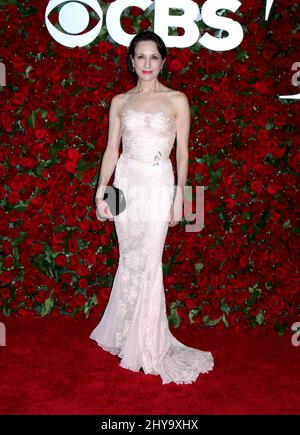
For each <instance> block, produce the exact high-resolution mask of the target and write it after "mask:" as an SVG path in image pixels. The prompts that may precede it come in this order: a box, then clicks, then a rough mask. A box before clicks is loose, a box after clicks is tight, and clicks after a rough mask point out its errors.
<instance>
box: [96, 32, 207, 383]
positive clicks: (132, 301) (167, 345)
mask: <svg viewBox="0 0 300 435" xmlns="http://www.w3.org/2000/svg"><path fill="white" fill-rule="evenodd" d="M166 55H167V49H166V46H165V44H164V42H163V41H162V39H161V38H160V37H159V36H158V35H157V34H155V33H154V32H150V31H144V32H141V33H139V34H138V35H136V36H135V37H134V38H133V39H132V41H131V44H130V46H129V49H128V57H127V63H128V69H129V71H130V72H131V73H133V74H135V75H136V76H137V78H138V80H137V85H136V87H135V88H133V89H131V90H130V91H129V92H126V93H124V94H119V95H117V96H115V97H113V99H112V101H111V106H110V112H109V137H108V143H107V148H106V151H105V153H104V156H103V160H102V166H101V171H100V175H99V184H98V189H97V193H96V213H97V217H98V219H99V220H106V219H107V218H113V219H114V224H115V228H116V233H117V238H118V244H119V254H120V257H119V264H118V269H117V271H116V275H115V277H114V282H113V286H112V290H111V294H110V298H109V301H108V304H107V307H106V309H105V312H104V314H103V316H102V318H101V321H100V323H99V324H98V326H97V327H96V328H95V329H94V330H93V332H92V333H91V335H90V338H92V339H93V340H95V341H96V342H97V343H98V345H99V346H101V347H102V348H103V349H104V350H106V351H109V352H111V353H112V354H114V355H118V356H119V357H120V358H121V361H120V366H121V367H124V368H127V369H129V370H132V371H139V370H140V369H142V370H143V372H144V373H145V374H154V375H160V376H161V379H162V383H163V384H167V383H169V382H175V383H176V384H182V383H192V382H194V381H195V380H196V379H197V377H198V375H199V374H200V373H207V372H208V371H210V370H212V369H213V366H214V360H213V356H212V354H211V353H210V352H208V351H202V350H199V349H195V348H191V347H187V346H185V345H184V344H182V343H181V342H179V341H178V340H177V339H176V338H175V337H174V336H173V335H172V334H171V332H170V330H169V326H168V318H167V313H166V305H165V294H164V286H163V273H162V255H163V247H164V243H165V238H166V234H167V231H168V226H174V225H176V224H177V223H178V222H179V221H180V220H181V217H182V209H183V193H184V186H185V183H186V178H187V165H188V137H189V128H190V110H189V104H188V100H187V97H186V95H185V94H184V93H182V92H179V91H174V90H172V89H170V88H167V87H166V86H164V85H162V84H161V83H160V82H159V80H158V76H159V73H160V71H161V69H162V67H163V64H164V62H165V58H166ZM175 137H176V143H177V146H176V162H177V186H176V188H175V184H174V173H173V168H172V163H171V160H170V159H169V155H170V152H171V150H172V147H173V144H174V141H175ZM121 138H122V153H121V155H120V156H119V145H120V140H121ZM114 169H115V176H114V181H113V185H114V186H116V187H119V188H120V189H122V190H123V192H124V194H125V198H126V202H127V204H126V208H125V210H124V211H122V212H121V213H120V214H119V215H118V216H115V217H113V216H112V214H111V212H110V210H109V206H108V205H107V203H106V202H105V201H103V194H104V190H105V187H106V186H107V183H108V182H109V180H110V177H111V175H112V173H113V171H114Z"/></svg>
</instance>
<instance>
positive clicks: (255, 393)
mask: <svg viewBox="0 0 300 435" xmlns="http://www.w3.org/2000/svg"><path fill="white" fill-rule="evenodd" d="M97 323H98V319H95V318H94V319H89V320H76V319H70V318H66V317H63V318H34V319H7V320H5V324H6V337H7V339H6V340H7V341H6V347H0V354H1V360H0V373H1V375H0V376H1V379H0V413H1V414H125V415H126V414H169V415H175V414H177V415H180V414H181V415H183V414H193V415H199V414H299V413H300V377H299V373H298V370H299V361H300V359H299V357H300V347H294V346H293V345H292V344H291V336H289V334H288V333H287V334H286V336H285V337H280V336H278V335H277V334H276V333H275V332H272V331H262V330H248V329H247V330H242V331H237V330H236V331H234V330H232V329H225V330H220V329H219V330H217V329H214V328H211V329H210V328H203V329H200V330H194V329H192V330H183V331H178V330H174V329H171V331H172V333H173V334H174V335H175V336H176V337H177V338H178V339H180V340H181V341H182V342H184V343H185V344H187V345H189V346H193V347H197V348H201V349H203V350H210V351H211V352H212V353H213V356H214V359H215V367H214V370H213V371H212V372H209V373H207V374H202V375H200V376H199V377H198V380H197V382H196V383H194V384H188V385H176V384H174V383H171V384H167V385H162V384H161V380H160V377H159V376H155V375H145V374H144V373H143V372H139V373H134V372H130V371H128V370H126V369H123V368H122V367H120V366H119V358H118V357H117V356H114V355H111V354H109V353H107V352H105V351H103V350H102V349H101V348H100V347H98V346H97V344H96V342H94V341H93V340H91V339H90V338H89V333H90V332H91V331H92V329H93V328H94V327H95V325H96V324H97Z"/></svg>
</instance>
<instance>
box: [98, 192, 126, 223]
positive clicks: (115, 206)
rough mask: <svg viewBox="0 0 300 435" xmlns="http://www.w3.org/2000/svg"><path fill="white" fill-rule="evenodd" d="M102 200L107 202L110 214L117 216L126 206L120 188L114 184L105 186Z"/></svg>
mask: <svg viewBox="0 0 300 435" xmlns="http://www.w3.org/2000/svg"><path fill="white" fill-rule="evenodd" d="M103 200H104V201H105V202H107V204H108V206H109V209H110V211H111V214H112V215H113V216H117V215H118V214H120V213H122V211H124V210H125V208H126V199H125V195H124V192H123V190H122V189H119V188H118V187H116V186H113V185H112V186H106V189H105V191H104V196H103Z"/></svg>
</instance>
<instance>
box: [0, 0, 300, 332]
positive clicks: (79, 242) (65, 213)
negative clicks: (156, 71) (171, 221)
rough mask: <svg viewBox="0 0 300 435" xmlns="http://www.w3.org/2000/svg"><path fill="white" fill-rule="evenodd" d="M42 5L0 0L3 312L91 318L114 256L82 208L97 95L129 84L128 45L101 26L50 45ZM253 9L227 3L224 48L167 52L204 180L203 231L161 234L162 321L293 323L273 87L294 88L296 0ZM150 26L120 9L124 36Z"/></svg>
mask: <svg viewBox="0 0 300 435" xmlns="http://www.w3.org/2000/svg"><path fill="white" fill-rule="evenodd" d="M47 3H48V1H46V0H41V1H39V2H34V1H22V2H18V1H13V0H10V1H6V2H5V1H2V2H1V4H2V7H1V9H0V22H1V26H0V29H1V30H0V34H1V41H0V60H1V61H2V62H3V63H4V64H5V66H6V70H7V85H6V86H3V87H1V88H0V98H1V109H0V110H1V125H0V133H1V149H0V176H1V185H0V201H1V208H0V214H1V215H0V217H1V219H0V225H1V247H0V249H1V252H0V308H1V316H2V318H5V316H18V317H20V316H21V317H24V316H45V315H51V316H59V315H69V316H76V317H78V316H84V317H86V318H87V317H88V316H91V315H92V316H98V315H99V314H100V313H101V312H103V310H104V309H105V306H106V304H107V301H108V298H109V294H110V289H111V286H112V282H113V277H114V275H115V272H116V269H117V264H118V244H117V239H116V235H115V231H114V224H113V222H112V221H106V222H105V223H103V222H100V221H98V220H97V219H96V215H95V209H94V195H95V189H96V184H97V180H98V171H99V164H100V162H101V156H102V154H103V152H104V150H105V147H106V140H107V123H108V109H109V104H110V101H111V98H112V97H113V96H114V95H115V94H117V93H120V92H124V91H126V90H128V89H130V88H131V87H133V86H134V85H135V82H134V80H133V79H132V78H131V76H130V75H129V73H128V72H127V71H126V50H127V48H126V47H124V46H119V45H118V44H116V43H115V42H114V41H112V40H111V39H110V37H109V35H108V33H107V30H106V28H105V26H103V28H102V31H101V33H100V35H99V37H98V38H97V39H96V40H95V41H94V42H93V43H91V44H90V45H89V46H86V47H84V48H78V47H77V48H73V49H71V48H67V47H64V46H62V45H60V44H59V43H57V42H55V41H54V40H53V39H52V37H51V36H50V35H49V33H48V31H47V29H46V27H45V24H44V13H45V8H46V6H47ZM109 3H110V2H109V1H106V2H105V1H102V2H101V6H102V9H103V10H104V12H105V10H106V8H107V6H108V5H109ZM197 3H199V6H200V7H201V5H202V4H203V3H204V1H198V2H197ZM264 6H265V2H264V1H260V0H251V1H250V0H248V1H243V2H242V5H241V7H240V8H239V10H238V11H237V13H235V14H233V13H231V12H227V14H226V15H227V16H228V17H230V18H233V19H235V20H237V21H239V22H240V23H241V25H242V26H243V29H244V33H245V34H244V39H243V41H242V43H241V45H240V46H239V47H238V48H236V49H234V50H231V51H227V52H212V51H210V50H207V49H206V48H204V47H202V46H201V45H196V44H195V45H194V46H192V47H190V48H185V49H177V48H171V49H169V54H168V59H167V63H166V71H165V72H164V73H163V77H162V79H161V80H162V82H163V83H164V84H165V85H167V86H169V87H171V88H174V89H179V90H182V91H183V92H185V93H186V95H187V96H188V98H189V101H190V105H191V112H192V124H191V134H190V143H189V151H190V165H189V174H188V182H187V184H188V185H190V186H193V191H194V192H195V187H196V186H198V185H201V186H204V187H205V197H204V203H205V226H204V228H203V230H202V231H199V232H190V233H189V232H186V231H185V223H186V222H185V220H183V221H182V224H181V225H177V226H175V227H172V228H169V232H168V235H167V240H166V245H165V250H164V255H163V271H164V284H165V290H166V301H167V310H168V315H169V320H170V322H171V323H173V324H174V325H175V327H178V326H180V327H186V326H190V325H191V326H192V327H200V326H203V325H210V326H215V327H221V328H222V327H235V328H240V327H257V326H260V327H266V328H271V329H273V328H275V329H276V330H277V331H278V332H279V333H283V332H284V331H285V330H286V329H287V328H290V325H291V324H292V322H293V321H295V320H297V319H298V320H299V311H300V310H299V306H300V297H299V280H298V273H297V272H298V270H297V265H298V264H299V254H298V253H297V242H298V236H299V226H297V214H298V211H299V206H298V204H299V202H297V195H298V193H299V189H298V184H297V183H298V167H299V166H298V165H299V144H300V139H299V125H300V111H299V108H300V102H299V101H293V100H288V99H285V100H281V99H280V98H279V95H287V94H296V93H298V91H299V90H298V88H295V86H293V85H292V83H291V77H292V74H293V72H292V70H291V67H292V65H293V63H295V62H297V61H298V62H299V61H300V58H299V50H298V46H299V42H300V31H299V22H300V5H299V3H297V2H294V1H292V0H285V1H283V0H281V1H276V2H275V3H274V4H273V8H272V11H271V15H270V18H269V21H268V22H266V21H265V20H264ZM54 19H55V16H54ZM152 23H153V13H152V12H150V13H147V12H145V13H142V10H140V9H139V8H136V7H133V8H128V9H126V10H125V12H124V13H123V16H122V24H123V27H124V29H125V30H126V31H128V32H129V33H135V32H137V31H139V30H140V29H150V30H153V28H152ZM198 24H199V28H200V30H201V32H202V33H203V31H205V30H207V31H209V32H210V33H211V34H212V35H214V34H216V33H214V32H216V31H215V30H214V29H210V28H208V27H206V26H205V24H204V23H203V22H199V23H198ZM171 31H172V32H173V34H176V33H177V32H178V33H179V34H180V32H181V31H182V29H180V28H179V29H171ZM174 155H175V152H174V150H173V151H172V154H171V159H172V162H173V165H174V169H175V156H174Z"/></svg>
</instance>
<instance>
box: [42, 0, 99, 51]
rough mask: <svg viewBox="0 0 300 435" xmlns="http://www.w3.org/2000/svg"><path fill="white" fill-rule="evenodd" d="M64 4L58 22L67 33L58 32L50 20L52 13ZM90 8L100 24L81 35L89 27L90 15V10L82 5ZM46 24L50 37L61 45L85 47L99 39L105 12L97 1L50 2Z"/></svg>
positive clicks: (52, 0) (53, 0)
mask: <svg viewBox="0 0 300 435" xmlns="http://www.w3.org/2000/svg"><path fill="white" fill-rule="evenodd" d="M62 3H64V5H63V6H62V7H61V8H60V11H59V14H58V22H59V24H60V26H61V28H62V29H63V30H64V31H65V32H67V33H63V32H61V31H60V30H58V29H57V28H56V27H55V26H54V25H53V24H52V23H51V21H50V20H49V15H50V14H51V12H52V11H53V10H54V9H55V8H56V7H57V6H59V5H61V4H62ZM82 3H84V4H85V5H87V6H90V7H91V8H92V9H93V10H94V12H95V13H96V14H97V16H98V19H99V21H98V24H97V25H96V26H95V27H94V28H93V29H92V30H90V31H89V32H87V33H84V34H80V33H81V32H83V31H84V30H86V28H87V27H88V25H89V22H90V15H89V11H88V9H87V8H86V7H85V6H84V5H83V4H82ZM45 22H46V26H47V29H48V32H49V33H50V35H51V36H52V37H53V38H54V39H55V40H56V41H57V42H59V43H60V44H62V45H65V46H67V47H75V46H77V45H78V46H79V47H83V46H84V45H88V44H90V43H91V42H92V41H93V40H94V39H96V38H97V36H98V34H99V33H100V31H101V28H102V23H103V12H102V9H101V7H100V5H99V3H98V1H97V0H81V3H78V2H74V1H70V2H67V3H66V2H64V1H63V0H50V2H49V3H48V6H47V8H46V11H45Z"/></svg>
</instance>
